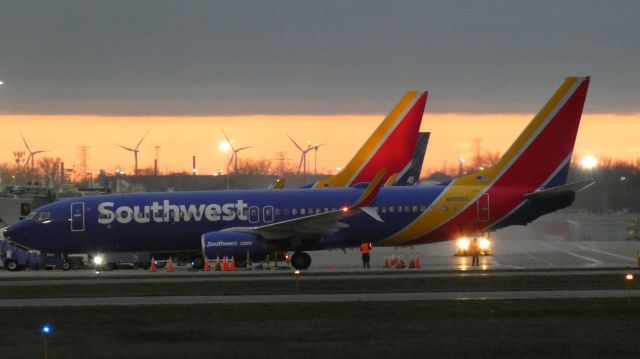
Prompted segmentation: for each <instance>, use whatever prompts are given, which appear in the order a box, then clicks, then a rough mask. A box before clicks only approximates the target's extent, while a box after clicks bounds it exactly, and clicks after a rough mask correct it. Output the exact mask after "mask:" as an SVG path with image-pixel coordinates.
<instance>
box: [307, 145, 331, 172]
mask: <svg viewBox="0 0 640 359" xmlns="http://www.w3.org/2000/svg"><path fill="white" fill-rule="evenodd" d="M326 144H327V143H326V142H325V143H322V144H317V143H316V144H315V145H313V146H311V148H309V149H310V150H315V151H314V153H313V173H314V174H318V148H319V147H322V146H324V145H326Z"/></svg>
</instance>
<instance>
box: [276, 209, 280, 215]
mask: <svg viewBox="0 0 640 359" xmlns="http://www.w3.org/2000/svg"><path fill="white" fill-rule="evenodd" d="M279 215H280V208H276V216H279Z"/></svg>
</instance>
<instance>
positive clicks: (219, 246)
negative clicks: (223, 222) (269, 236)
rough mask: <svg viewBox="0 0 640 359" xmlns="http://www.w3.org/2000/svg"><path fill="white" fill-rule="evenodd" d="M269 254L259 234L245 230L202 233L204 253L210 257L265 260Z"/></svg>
mask: <svg viewBox="0 0 640 359" xmlns="http://www.w3.org/2000/svg"><path fill="white" fill-rule="evenodd" d="M266 254H267V248H266V244H265V242H264V241H263V240H262V238H261V237H260V236H258V235H255V234H252V233H245V232H232V231H217V232H209V233H205V234H203V235H202V255H203V256H205V257H207V258H209V259H213V258H223V257H225V256H226V257H235V258H236V259H237V260H245V259H246V258H247V255H248V256H249V258H251V260H252V261H260V260H263V259H264V257H265V255H266Z"/></svg>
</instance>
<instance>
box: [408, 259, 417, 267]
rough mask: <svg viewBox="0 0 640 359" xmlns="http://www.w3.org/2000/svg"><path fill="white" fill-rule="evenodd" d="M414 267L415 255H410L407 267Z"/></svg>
mask: <svg viewBox="0 0 640 359" xmlns="http://www.w3.org/2000/svg"><path fill="white" fill-rule="evenodd" d="M415 267H416V262H415V257H412V258H411V260H409V268H415Z"/></svg>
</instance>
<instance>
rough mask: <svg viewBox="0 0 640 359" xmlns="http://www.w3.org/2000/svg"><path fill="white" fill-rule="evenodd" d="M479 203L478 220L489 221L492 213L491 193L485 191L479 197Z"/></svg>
mask: <svg viewBox="0 0 640 359" xmlns="http://www.w3.org/2000/svg"><path fill="white" fill-rule="evenodd" d="M477 205H478V207H477V211H478V222H488V221H489V219H490V215H491V213H490V210H489V194H488V193H485V194H483V195H482V196H480V198H478V202H477Z"/></svg>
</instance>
